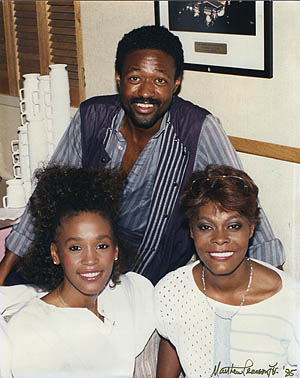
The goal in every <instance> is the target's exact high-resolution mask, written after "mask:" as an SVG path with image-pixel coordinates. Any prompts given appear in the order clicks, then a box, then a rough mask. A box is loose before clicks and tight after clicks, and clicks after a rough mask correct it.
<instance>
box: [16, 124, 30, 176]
mask: <svg viewBox="0 0 300 378" xmlns="http://www.w3.org/2000/svg"><path fill="white" fill-rule="evenodd" d="M27 132H28V130H27V125H25V126H21V127H19V128H18V139H19V152H20V165H21V176H22V179H23V181H24V183H25V182H26V181H29V182H30V180H31V174H30V163H29V146H28V135H27Z"/></svg>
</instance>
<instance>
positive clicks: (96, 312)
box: [56, 286, 103, 321]
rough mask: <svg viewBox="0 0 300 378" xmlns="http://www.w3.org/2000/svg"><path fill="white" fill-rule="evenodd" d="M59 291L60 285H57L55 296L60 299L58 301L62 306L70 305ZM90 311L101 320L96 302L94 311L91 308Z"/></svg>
mask: <svg viewBox="0 0 300 378" xmlns="http://www.w3.org/2000/svg"><path fill="white" fill-rule="evenodd" d="M60 292H61V287H60V286H59V287H58V289H57V291H56V295H57V298H58V300H59V301H60V303H61V304H62V305H63V307H72V306H70V305H68V303H66V302H65V301H64V299H63V297H62V296H61V295H60ZM88 310H90V309H88ZM90 311H91V312H92V313H93V314H95V315H96V316H97V318H99V319H100V320H101V321H103V316H102V315H101V314H100V313H99V312H98V309H97V302H96V303H95V311H93V310H90Z"/></svg>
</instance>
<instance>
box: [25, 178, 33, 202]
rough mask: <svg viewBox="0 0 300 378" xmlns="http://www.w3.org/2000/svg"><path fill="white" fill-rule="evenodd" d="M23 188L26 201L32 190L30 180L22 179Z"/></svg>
mask: <svg viewBox="0 0 300 378" xmlns="http://www.w3.org/2000/svg"><path fill="white" fill-rule="evenodd" d="M24 190H25V197H26V202H27V201H28V200H29V198H30V197H31V194H32V192H33V188H32V185H31V181H24Z"/></svg>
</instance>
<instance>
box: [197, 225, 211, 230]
mask: <svg viewBox="0 0 300 378" xmlns="http://www.w3.org/2000/svg"><path fill="white" fill-rule="evenodd" d="M198 227H199V230H201V231H209V230H212V227H211V226H210V225H209V224H200V225H199V226H198Z"/></svg>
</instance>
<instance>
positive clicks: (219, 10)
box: [154, 0, 273, 78]
mask: <svg viewBox="0 0 300 378" xmlns="http://www.w3.org/2000/svg"><path fill="white" fill-rule="evenodd" d="M154 7H155V24H156V25H163V26H165V27H167V28H168V29H169V30H170V31H171V32H172V33H174V34H175V35H177V36H178V37H179V38H180V40H181V42H182V45H183V50H184V57H185V59H184V61H185V64H184V68H185V70H191V71H204V72H213V73H222V74H231V75H242V76H253V77H262V78H272V77H273V8H272V1H177V0H173V1H165V0H164V1H159V0H155V2H154ZM226 7H227V9H226Z"/></svg>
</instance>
